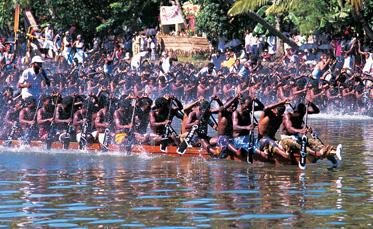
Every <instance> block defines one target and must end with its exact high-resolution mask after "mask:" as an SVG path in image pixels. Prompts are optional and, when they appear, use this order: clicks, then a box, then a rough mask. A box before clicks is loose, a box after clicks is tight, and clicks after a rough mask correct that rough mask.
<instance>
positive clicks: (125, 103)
mask: <svg viewBox="0 0 373 229" xmlns="http://www.w3.org/2000/svg"><path fill="white" fill-rule="evenodd" d="M133 109H134V107H132V106H131V99H128V98H127V99H125V100H122V101H120V102H119V108H118V109H117V110H116V111H115V112H114V117H113V119H114V129H115V143H116V144H119V145H121V144H123V143H124V142H125V140H126V137H127V136H128V134H129V130H130V129H132V125H133V123H132V122H131V118H132V115H131V114H132V111H133Z"/></svg>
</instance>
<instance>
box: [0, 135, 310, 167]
mask: <svg viewBox="0 0 373 229" xmlns="http://www.w3.org/2000/svg"><path fill="white" fill-rule="evenodd" d="M0 145H3V146H5V145H6V146H7V147H11V148H19V147H22V146H24V143H23V142H22V141H18V140H12V141H10V142H9V141H5V140H0ZM28 146H30V147H33V148H40V149H45V150H47V149H46V143H45V142H43V141H31V143H30V144H29V145H28ZM51 149H52V150H63V144H62V143H60V142H53V143H52V145H51ZM69 150H79V143H77V142H71V143H70V145H69ZM86 151H88V152H93V153H94V152H100V151H101V145H100V144H99V143H92V144H88V145H87V147H86ZM108 151H109V152H123V153H126V154H127V153H131V154H141V153H144V152H145V153H149V154H159V155H168V156H177V157H181V156H182V157H205V158H211V156H210V154H209V153H208V152H207V151H206V150H204V149H202V148H200V147H188V148H187V149H186V151H185V153H184V154H183V155H180V154H178V153H177V146H168V147H167V149H166V151H165V152H162V151H161V150H160V146H153V145H133V146H132V147H131V150H130V152H126V150H125V147H120V146H119V145H115V144H110V145H109V147H108ZM299 158H300V154H299V153H295V154H294V155H293V158H292V160H286V159H283V158H278V157H273V158H271V159H267V158H263V157H260V156H259V155H257V154H255V155H254V160H255V161H261V162H270V163H275V164H294V165H296V164H297V161H298V160H299ZM226 159H228V160H235V161H245V162H246V156H244V157H243V158H237V157H234V156H232V155H229V156H228V157H227V158H226ZM316 161H317V160H315V158H313V157H307V162H308V163H314V162H316Z"/></svg>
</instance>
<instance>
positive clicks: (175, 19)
mask: <svg viewBox="0 0 373 229" xmlns="http://www.w3.org/2000/svg"><path fill="white" fill-rule="evenodd" d="M182 23H184V20H183V15H182V13H181V10H180V9H179V7H177V6H161V25H174V24H182Z"/></svg>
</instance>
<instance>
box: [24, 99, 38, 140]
mask: <svg viewBox="0 0 373 229" xmlns="http://www.w3.org/2000/svg"><path fill="white" fill-rule="evenodd" d="M40 104H41V96H39V101H38V105H37V106H36V110H35V114H34V117H33V118H32V120H33V121H34V122H35V123H34V125H32V126H31V128H30V130H29V131H28V133H26V136H25V137H26V141H25V142H26V144H30V140H31V139H30V138H31V136H33V135H37V127H38V126H37V123H36V118H37V116H38V110H39V108H40Z"/></svg>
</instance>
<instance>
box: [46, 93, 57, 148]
mask: <svg viewBox="0 0 373 229" xmlns="http://www.w3.org/2000/svg"><path fill="white" fill-rule="evenodd" d="M57 100H58V97H56V98H55V101H54V109H53V117H52V122H51V124H50V127H49V131H48V136H47V141H46V143H47V150H50V149H51V148H52V142H53V138H54V135H55V132H56V131H55V129H56V128H55V123H54V119H55V118H56V113H57Z"/></svg>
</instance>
